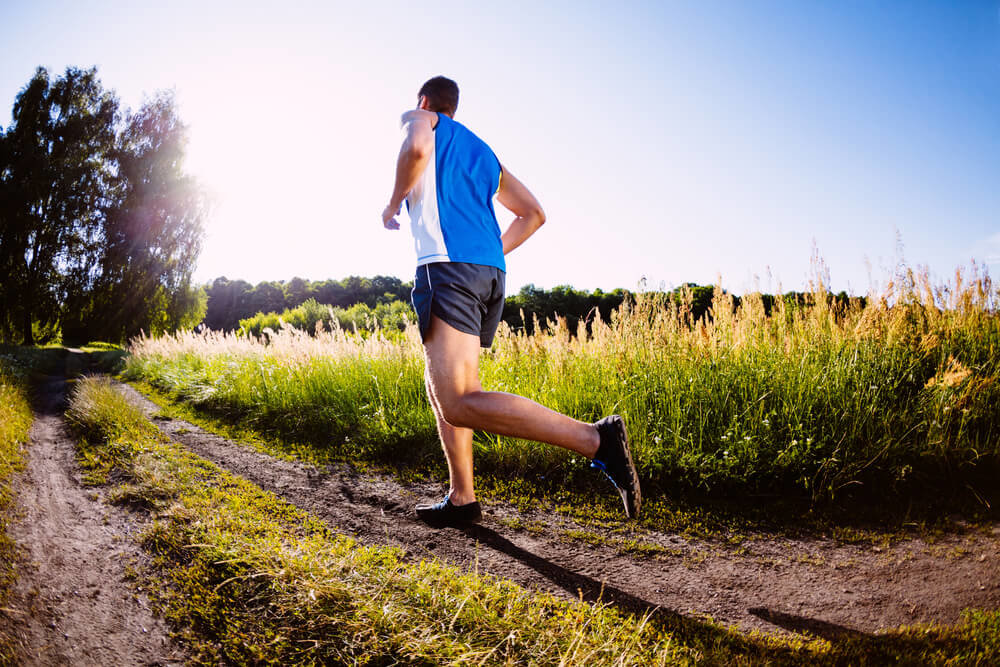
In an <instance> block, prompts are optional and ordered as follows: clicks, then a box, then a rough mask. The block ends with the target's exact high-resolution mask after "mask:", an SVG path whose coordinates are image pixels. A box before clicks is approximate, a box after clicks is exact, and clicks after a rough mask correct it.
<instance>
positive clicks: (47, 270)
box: [0, 67, 205, 345]
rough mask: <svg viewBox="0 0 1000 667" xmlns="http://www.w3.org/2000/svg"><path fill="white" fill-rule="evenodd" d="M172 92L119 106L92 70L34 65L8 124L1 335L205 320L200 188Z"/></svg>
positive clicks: (68, 334)
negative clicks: (191, 173)
mask: <svg viewBox="0 0 1000 667" xmlns="http://www.w3.org/2000/svg"><path fill="white" fill-rule="evenodd" d="M184 144H185V129H184V127H183V125H182V124H181V123H180V122H179V120H178V118H177V115H176V111H175V103H174V100H173V97H172V96H171V95H170V94H167V93H158V94H157V95H155V96H154V97H153V98H152V99H151V100H149V101H147V102H146V103H145V104H144V105H143V106H142V107H141V108H140V109H139V110H138V111H136V112H132V111H125V112H122V111H121V110H120V109H119V105H118V100H117V99H116V97H115V96H114V93H113V92H112V91H108V90H105V89H104V88H103V86H102V84H101V82H100V80H99V79H98V78H97V72H96V70H95V69H90V70H79V69H76V68H72V67H71V68H68V69H67V70H66V72H65V74H64V75H63V76H62V77H59V78H57V79H55V80H50V77H49V73H48V72H47V71H46V70H45V69H44V68H39V69H38V70H37V71H36V72H35V75H34V77H32V79H31V81H29V82H28V84H27V85H26V86H25V87H24V88H23V89H22V90H21V92H20V93H19V94H18V96H17V99H16V101H15V103H14V109H13V122H12V124H11V125H10V126H9V127H8V128H7V129H6V130H5V131H4V132H3V133H2V134H0V275H3V276H4V279H3V281H2V283H0V342H13V340H14V339H15V331H19V332H20V336H19V337H20V339H21V340H22V341H23V343H24V344H25V345H32V344H33V343H34V342H35V341H40V342H52V341H59V340H61V338H60V337H61V336H62V337H65V338H66V339H67V340H74V341H79V340H86V339H87V338H89V337H100V338H105V339H108V340H115V341H124V340H126V339H127V338H128V337H130V336H132V335H135V334H137V333H138V332H139V331H140V330H143V331H147V332H149V331H157V332H163V331H167V330H172V329H175V328H177V327H178V326H183V325H192V324H196V323H197V321H199V320H200V316H201V312H200V310H199V308H200V309H201V310H203V304H202V301H203V299H202V297H200V296H199V290H197V289H196V288H194V287H193V286H192V285H191V284H190V277H191V272H192V271H193V268H194V263H195V259H196V258H197V255H198V252H199V250H200V243H201V236H202V230H201V219H202V217H203V215H204V210H205V209H204V197H203V195H202V193H201V192H200V190H199V188H198V187H197V185H196V184H195V183H194V182H193V181H192V180H191V179H190V178H188V177H187V176H186V175H185V174H184V173H183V171H182V164H183V150H184Z"/></svg>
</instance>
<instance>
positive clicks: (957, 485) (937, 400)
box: [125, 272, 1000, 507]
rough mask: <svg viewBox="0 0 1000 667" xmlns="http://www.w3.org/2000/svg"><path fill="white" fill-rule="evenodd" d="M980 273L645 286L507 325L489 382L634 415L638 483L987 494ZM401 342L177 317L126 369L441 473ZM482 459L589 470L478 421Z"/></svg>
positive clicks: (912, 497) (313, 453) (988, 342)
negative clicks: (174, 328) (739, 287)
mask: <svg viewBox="0 0 1000 667" xmlns="http://www.w3.org/2000/svg"><path fill="white" fill-rule="evenodd" d="M996 298H997V297H996V294H995V292H994V290H993V287H992V284H991V283H990V280H989V278H988V277H980V276H972V277H971V278H970V279H965V278H963V277H962V276H961V275H957V276H956V278H955V281H954V282H953V283H952V284H951V285H948V286H937V287H935V286H932V285H931V284H930V282H929V281H928V280H927V278H926V277H922V276H919V275H915V274H913V273H912V272H904V273H902V274H901V275H900V276H899V282H897V283H896V284H894V285H893V286H891V287H890V289H889V291H888V292H887V293H886V294H885V295H882V296H881V297H879V298H876V299H872V300H871V302H870V303H869V305H868V306H867V307H863V306H862V305H861V302H860V301H859V300H852V301H850V302H847V303H844V302H836V301H833V300H831V299H830V298H829V297H828V295H827V293H826V291H825V289H823V288H822V285H821V284H820V285H818V286H817V288H816V289H815V292H814V294H813V295H812V298H811V299H808V300H807V301H806V302H805V303H799V302H789V301H785V300H781V299H779V300H777V301H776V303H775V304H774V306H773V309H771V312H770V313H767V312H765V311H766V309H765V302H764V300H763V299H762V298H761V297H760V296H759V295H750V296H748V297H746V298H744V299H742V300H741V301H740V303H739V305H738V306H736V305H734V303H733V300H732V297H731V296H729V295H726V294H722V293H721V291H720V292H719V293H718V295H717V296H716V300H715V302H714V303H713V307H712V310H711V317H710V318H704V319H702V320H701V321H698V322H691V318H690V314H689V308H688V307H687V305H686V304H685V303H683V302H682V303H679V304H678V303H673V302H665V301H664V300H663V299H662V298H661V297H657V296H656V295H646V296H640V297H639V298H638V300H637V301H636V302H635V303H633V304H631V305H630V306H628V307H626V308H624V309H622V310H620V311H617V312H615V313H614V315H613V317H612V318H611V323H610V324H605V323H603V322H602V321H601V319H600V318H598V317H594V318H593V320H592V321H591V323H590V328H589V331H587V330H585V328H584V324H581V325H580V330H579V331H575V332H570V331H567V330H566V329H565V327H564V326H559V323H554V326H552V327H550V328H549V329H548V330H547V331H545V332H539V333H536V334H535V335H531V336H526V335H525V334H524V333H523V332H522V333H517V332H514V331H512V330H510V329H507V328H504V329H503V330H501V332H500V334H499V336H498V339H497V341H496V343H495V344H494V346H493V348H492V350H490V351H489V352H488V353H486V354H485V355H484V356H483V360H482V364H481V374H482V380H483V385H484V387H485V388H486V389H487V390H495V391H510V392H513V393H517V394H521V395H524V396H528V397H530V398H533V399H535V400H537V401H539V402H541V403H543V404H544V405H547V406H549V407H551V408H553V409H555V410H558V411H561V412H564V413H566V414H569V415H571V416H573V417H576V418H578V419H581V420H585V421H595V420H597V419H598V418H600V417H601V416H603V415H607V414H612V413H617V414H621V415H622V416H624V417H625V419H626V422H627V424H628V428H629V433H630V438H631V441H632V443H633V453H634V456H635V458H636V464H637V466H638V469H639V473H640V476H641V478H642V480H643V484H644V486H645V487H646V489H647V491H646V494H645V495H646V497H647V498H650V499H652V500H654V501H655V500H656V499H658V498H667V497H676V496H681V497H704V496H708V497H713V496H714V497H727V498H747V497H755V496H761V495H764V496H772V497H782V498H788V499H799V500H805V501H807V502H809V503H812V504H814V505H823V504H827V505H829V504H830V503H831V502H836V501H838V500H850V499H852V498H862V499H865V500H871V499H873V498H874V499H878V500H879V502H882V501H884V500H885V499H892V500H895V501H899V502H903V503H908V502H911V501H913V502H918V503H919V502H921V501H924V500H929V499H933V500H934V501H935V502H938V503H940V502H944V501H947V502H951V501H954V502H955V503H958V504H962V503H969V502H971V503H973V504H976V503H981V506H982V507H985V506H986V504H988V503H989V502H990V500H991V499H992V498H991V494H993V493H994V492H995V491H996V488H995V487H996V484H995V483H994V480H995V479H996V475H997V474H998V473H1000V385H998V383H997V379H998V375H1000V356H998V355H997V354H996V353H995V350H996V349H997V348H998V347H1000V318H998V317H997V316H996V311H995V307H996V303H995V300H996ZM405 333H406V335H405V337H404V339H403V340H401V341H400V340H399V337H398V336H396V335H395V332H392V334H393V335H390V337H389V338H386V337H382V336H379V335H377V334H376V335H372V336H368V337H366V338H359V337H358V336H355V335H353V334H352V333H351V332H345V331H343V330H341V329H338V328H334V329H333V330H327V331H323V332H320V333H319V334H317V335H314V336H313V335H308V334H306V333H303V332H301V331H299V330H296V329H293V328H291V327H284V328H281V329H279V330H278V331H271V332H270V333H268V334H267V335H265V336H263V337H254V336H242V335H222V334H207V335H196V334H192V333H179V334H176V335H174V336H168V337H163V338H157V339H150V338H143V339H139V340H136V341H134V343H133V345H132V347H131V353H132V354H131V356H130V357H129V359H128V364H127V368H126V371H125V375H126V377H128V378H129V379H132V380H140V381H143V382H146V383H148V384H149V385H151V386H152V387H154V388H156V389H157V390H159V391H161V392H164V393H166V394H168V395H170V396H172V397H174V398H176V399H178V400H180V401H183V402H184V403H186V404H189V405H191V406H193V407H194V408H196V409H198V410H199V411H202V412H203V413H205V414H208V415H211V416H213V417H216V418H218V419H220V420H222V421H223V422H228V423H230V424H239V425H242V426H245V427H247V428H250V429H252V430H254V431H255V432H257V433H260V434H262V435H263V436H265V437H266V438H267V439H268V440H271V441H281V442H283V443H284V444H283V445H280V446H279V447H283V448H285V449H286V450H287V451H291V452H294V453H296V455H299V456H302V457H305V458H307V459H308V460H312V461H314V462H325V461H330V460H351V461H368V462H374V463H380V464H385V463H389V462H394V463H396V464H402V466H403V467H405V468H406V469H407V470H408V471H410V472H413V471H418V472H424V473H431V474H433V473H436V472H440V471H441V460H440V456H439V455H438V448H439V445H438V442H437V435H436V432H435V429H434V424H433V420H432V416H431V413H430V410H429V407H428V404H427V400H426V397H425V395H424V390H423V362H422V351H421V347H420V345H419V339H418V336H417V333H416V331H415V329H414V328H413V327H410V328H409V329H408V330H407V331H406V332H405ZM476 465H477V473H478V474H481V475H483V476H484V477H486V478H489V479H493V480H498V481H502V480H510V479H527V480H531V482H532V485H535V483H536V482H537V483H538V484H537V486H539V488H540V489H544V490H548V491H551V492H560V491H567V490H572V489H578V488H581V487H587V485H588V484H589V483H590V480H592V476H591V475H590V474H589V472H588V471H587V470H586V467H585V466H583V465H582V462H581V461H580V460H573V457H571V456H567V455H565V454H564V453H563V452H561V451H556V450H554V449H552V448H548V447H546V446H543V445H539V444H536V443H528V442H515V441H512V440H510V439H506V438H497V437H493V436H488V435H481V436H479V437H478V438H477V451H476Z"/></svg>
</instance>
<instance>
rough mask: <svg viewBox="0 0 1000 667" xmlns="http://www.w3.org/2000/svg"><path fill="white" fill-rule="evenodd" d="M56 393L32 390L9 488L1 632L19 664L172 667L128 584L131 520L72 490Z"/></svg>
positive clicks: (134, 557)
mask: <svg viewBox="0 0 1000 667" xmlns="http://www.w3.org/2000/svg"><path fill="white" fill-rule="evenodd" d="M65 393H66V381H65V379H64V378H61V377H58V378H50V379H48V380H47V381H46V382H45V383H44V384H43V386H42V387H41V388H40V390H39V398H38V399H37V401H36V406H35V422H34V424H33V425H32V427H31V434H30V435H31V441H30V445H29V447H28V450H27V467H26V469H25V470H24V472H22V473H21V474H20V475H19V476H18V477H17V478H16V479H15V481H14V489H15V492H16V510H15V511H16V512H17V515H16V521H15V523H14V524H13V526H12V527H11V531H10V536H11V537H12V538H13V539H14V541H15V542H16V543H17V544H18V546H19V549H20V559H19V562H18V563H17V580H16V582H15V586H14V590H13V595H12V598H11V601H10V603H9V605H8V606H9V608H8V609H7V610H5V611H3V612H0V622H3V623H9V624H10V625H11V626H12V627H13V628H14V631H15V636H16V637H17V641H18V649H19V651H20V654H21V662H22V663H23V664H30V665H166V664H180V663H181V662H182V661H183V657H184V656H183V654H182V653H181V652H180V651H179V650H178V649H177V647H176V646H175V645H174V643H173V642H172V640H170V639H169V636H168V630H167V627H166V625H165V623H164V622H163V621H162V620H161V619H158V618H157V617H155V616H154V615H153V613H152V612H151V611H150V608H149V605H148V601H147V599H146V597H145V595H143V594H142V592H141V591H140V590H138V589H137V588H135V586H134V585H133V584H130V583H129V581H128V575H127V568H128V567H129V566H130V565H133V564H140V563H141V562H142V559H143V558H144V556H143V553H142V550H141V549H140V548H139V547H138V546H137V544H136V532H137V531H138V529H139V528H140V517H138V516H136V515H133V514H130V513H129V512H127V511H126V510H124V509H122V508H120V507H114V506H110V505H106V504H105V503H104V502H102V499H101V493H100V492H99V491H97V490H94V489H90V488H87V487H84V486H82V485H81V483H80V472H79V468H78V466H77V464H76V461H75V454H74V440H73V438H72V436H71V435H70V434H69V433H68V432H67V430H66V425H65V422H64V420H63V418H62V412H63V410H64V409H65Z"/></svg>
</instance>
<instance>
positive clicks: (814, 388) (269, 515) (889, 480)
mask: <svg viewBox="0 0 1000 667" xmlns="http://www.w3.org/2000/svg"><path fill="white" fill-rule="evenodd" d="M996 299H997V294H996V292H995V291H994V288H993V286H992V285H991V283H990V282H989V279H988V278H986V277H985V276H975V275H974V276H971V277H970V278H968V279H966V278H963V277H962V276H957V277H956V279H955V281H954V282H953V283H952V284H951V285H948V286H939V287H934V286H932V285H930V283H929V281H927V280H926V278H925V277H922V276H920V275H915V274H913V273H904V274H901V276H900V280H898V281H897V282H896V283H894V285H893V286H891V287H890V290H889V291H888V292H887V293H886V294H884V295H882V296H881V297H880V298H875V299H869V300H868V302H867V305H863V304H862V302H861V301H859V300H853V301H837V300H835V299H831V298H828V295H827V293H826V291H825V290H824V289H823V288H822V286H821V285H818V286H817V288H816V290H815V291H814V293H813V294H812V297H811V299H806V300H800V299H787V300H781V299H778V300H777V301H775V302H774V303H773V304H772V303H770V302H768V301H767V300H765V299H764V298H763V297H761V296H760V295H756V296H755V295H750V296H747V297H744V298H743V299H742V300H740V301H739V303H736V302H734V300H733V299H732V298H731V297H729V296H727V295H725V294H721V295H720V296H717V298H716V301H715V302H714V303H713V307H712V310H711V313H710V317H708V318H705V319H703V320H701V321H696V322H695V321H692V319H691V317H690V311H689V304H686V303H685V302H683V301H681V302H679V303H678V302H671V301H668V300H665V299H664V298H663V297H662V296H660V295H655V294H648V295H643V296H640V297H639V298H638V299H637V300H636V301H635V302H634V303H630V304H628V305H627V307H625V308H623V309H622V310H620V311H617V312H615V313H614V314H613V315H612V317H611V318H610V323H605V322H603V321H602V320H601V319H600V318H598V317H594V318H593V319H591V320H590V321H589V322H584V323H581V325H580V327H579V328H578V330H577V331H572V332H571V331H569V330H567V329H566V327H565V326H563V325H561V323H559V322H553V323H551V326H548V327H536V328H535V332H536V333H534V334H532V335H530V336H529V335H525V334H524V333H523V332H517V331H512V330H510V329H504V330H503V331H501V333H500V335H499V336H498V339H497V342H496V344H495V345H494V347H493V348H492V349H491V350H490V351H489V352H487V353H485V354H484V356H483V360H482V364H481V371H482V377H483V384H484V386H485V388H487V389H489V390H499V391H512V392H516V393H520V394H523V395H527V396H530V397H532V398H535V399H536V400H539V401H540V402H542V403H544V404H546V405H549V406H551V407H553V408H555V409H557V410H561V411H564V412H567V413H569V414H571V415H573V416H575V417H577V418H580V419H585V420H594V419H597V418H598V417H600V416H602V415H604V414H609V413H618V414H622V415H623V416H624V417H625V418H626V420H627V423H628V426H629V430H630V436H631V439H632V442H633V447H634V451H635V455H636V461H637V465H638V467H639V472H640V477H641V479H642V482H643V485H644V490H645V496H646V497H647V499H648V500H647V507H646V510H645V512H644V516H643V518H642V520H641V521H640V522H627V521H625V520H624V519H623V518H622V516H621V507H620V503H619V501H618V500H617V496H616V494H614V493H613V492H611V490H610V489H609V488H608V487H607V486H606V485H605V484H604V483H602V480H601V479H600V478H598V477H597V476H596V475H594V474H593V473H592V471H590V470H589V469H588V468H587V466H586V465H585V461H582V460H579V459H578V458H577V459H575V458H574V457H572V456H570V455H567V454H565V453H564V452H562V451H556V450H553V449H550V448H547V447H544V446H542V445H539V444H537V443H528V442H521V441H514V440H510V439H506V438H496V437H492V436H488V435H485V434H478V435H477V439H476V448H477V451H476V457H477V458H476V465H477V475H479V483H480V495H481V497H482V498H483V499H484V500H485V501H486V516H485V518H484V522H483V524H482V525H480V526H476V527H470V528H468V529H443V530H433V529H430V528H428V527H427V526H425V525H423V524H421V523H420V522H419V521H417V520H415V518H414V517H413V515H412V509H411V507H412V504H413V503H414V502H416V501H417V500H418V499H426V498H431V497H434V496H435V495H437V494H439V493H440V492H441V489H442V488H443V484H444V482H445V480H446V475H445V468H444V464H443V457H442V456H441V454H440V449H439V444H438V442H437V438H436V434H435V431H434V424H433V421H432V417H431V413H430V409H429V407H428V405H427V401H426V398H425V394H424V390H423V362H422V355H421V347H420V344H419V340H418V336H417V333H416V332H415V331H414V330H413V329H412V327H411V328H406V329H405V330H404V331H403V332H402V333H400V332H399V331H398V330H396V329H394V330H392V331H391V332H389V333H388V334H387V335H382V334H381V333H380V332H379V331H378V330H377V329H375V330H374V331H370V332H366V333H365V334H364V335H357V334H355V333H354V331H353V329H352V331H344V330H342V329H339V328H334V329H333V330H326V331H321V332H314V335H310V333H307V332H303V331H299V330H296V329H294V328H292V327H288V326H284V327H282V326H281V325H280V324H279V325H278V326H279V328H278V329H277V330H274V329H273V328H272V329H271V330H269V331H265V332H263V336H262V337H255V336H246V335H223V334H218V333H208V334H193V333H179V334H175V335H172V336H164V337H159V338H140V339H137V340H135V341H133V343H132V345H131V346H130V347H129V349H128V353H127V354H126V355H124V359H123V360H121V361H119V360H120V359H121V357H122V352H121V351H117V350H115V349H114V348H113V347H110V346H94V347H90V348H86V350H83V351H81V350H74V351H66V350H57V349H53V350H19V351H18V355H19V357H18V358H19V359H20V361H17V362H16V363H15V361H14V360H13V359H12V358H6V357H5V359H4V366H5V368H14V369H18V372H17V373H16V377H15V375H14V374H10V373H7V374H6V375H3V376H2V378H3V382H0V390H2V391H3V392H5V393H4V394H3V396H4V401H3V403H2V405H3V409H4V410H5V411H6V412H5V413H4V422H3V424H4V430H3V431H2V432H0V446H2V447H4V449H3V450H2V452H3V458H2V459H0V460H2V461H5V462H6V465H7V467H6V468H4V469H2V470H0V476H4V477H6V478H7V479H9V480H11V481H10V482H8V483H7V486H0V489H4V493H3V494H2V495H0V501H4V499H6V501H5V502H6V503H7V505H6V506H5V507H2V508H0V516H4V517H5V518H7V517H15V520H13V521H10V520H8V521H7V523H5V524H3V527H4V529H5V532H6V533H7V535H8V537H7V538H6V539H7V541H6V542H2V543H0V548H6V549H7V550H8V552H10V553H11V554H12V557H11V562H13V563H14V568H13V569H12V570H11V571H10V572H9V573H7V574H6V575H5V576H6V579H4V581H5V582H6V589H7V590H8V593H7V594H6V595H7V597H6V598H2V599H5V600H6V601H5V602H2V603H0V618H3V619H4V620H5V621H8V622H9V625H10V627H11V628H12V631H11V634H10V635H9V636H4V637H0V641H3V640H6V641H7V643H6V644H2V643H0V647H3V648H4V651H6V653H3V654H2V655H4V656H5V660H6V661H10V662H15V663H16V662H17V661H18V660H19V656H20V659H21V660H23V656H24V655H25V651H28V650H39V651H41V650H42V649H31V647H35V646H46V647H47V648H45V649H44V651H48V652H47V653H45V652H40V653H35V654H33V655H34V659H33V660H34V661H35V662H38V663H40V664H61V663H64V662H67V661H69V662H74V661H84V662H87V661H92V662H101V661H104V660H107V659H111V658H112V657H116V658H120V657H121V656H123V655H128V656H131V657H130V659H133V660H135V661H139V662H150V661H152V662H160V663H176V662H191V663H196V664H209V663H211V664H219V663H226V664H251V663H252V664H320V663H321V664H345V663H350V664H354V663H361V664H396V663H406V664H414V663H415V664H560V665H590V664H621V665H624V664H635V665H647V664H695V663H707V664H803V663H817V664H866V663H870V664H885V663H893V662H899V661H902V662H904V663H916V664H990V663H992V662H994V661H996V660H997V659H998V658H1000V617H998V612H997V609H998V608H1000V578H998V577H997V567H998V564H1000V528H998V526H997V521H996V514H995V511H994V510H993V505H992V501H993V499H995V498H996V497H997V492H998V489H997V484H996V481H995V480H996V479H997V477H996V476H997V474H998V472H1000V434H998V433H997V430H996V429H997V424H1000V419H998V417H1000V414H998V411H1000V400H998V399H1000V396H998V390H997V388H996V379H997V375H998V372H1000V369H998V367H997V364H998V361H997V355H996V354H995V352H994V350H996V349H997V344H998V343H1000V322H998V318H997V314H996ZM116 363H120V364H121V366H120V368H121V374H120V375H119V379H117V380H116V379H112V378H110V377H108V376H107V375H106V374H100V373H98V374H96V375H94V376H92V377H83V378H79V379H72V376H74V375H75V374H76V373H77V372H79V371H90V372H96V371H104V372H105V373H106V372H107V370H108V369H111V368H114V367H115V364H116ZM26 365H28V366H32V367H33V368H35V369H36V370H35V372H34V375H33V376H30V377H33V378H34V384H35V387H36V393H37V398H36V400H35V425H34V426H33V427H32V432H31V437H30V446H29V447H27V448H26V449H25V448H24V447H22V444H23V443H25V441H26V440H27V439H28V430H27V429H28V425H29V423H30V421H31V420H30V410H29V409H28V394H27V391H26V384H25V382H26V381H27V379H29V375H28V373H27V372H26V371H25V370H24V369H25V367H26ZM5 372H6V371H5ZM67 377H69V378H70V380H69V382H68V383H67V382H66V380H65V378H67ZM122 381H127V382H128V383H130V384H131V385H132V386H128V385H127V384H124V383H123V382H122ZM64 401H66V403H65V404H64ZM25 452H27V456H25ZM25 463H26V465H25ZM18 470H23V472H17V471H18ZM53 480H55V481H53ZM0 482H2V479H0ZM8 488H10V489H12V490H13V493H11V492H8V491H6V489H8ZM18 498H20V499H21V500H20V501H19V502H20V505H21V510H20V512H22V513H24V514H25V516H24V518H23V519H17V518H16V517H17V516H18V512H17V511H16V507H17V505H18V501H17V499H18ZM11 499H14V503H13V505H12V504H11ZM39 508H45V509H44V511H40V509H39ZM53 521H55V522H56V523H57V524H58V525H59V526H66V525H72V524H74V523H76V524H79V527H78V528H74V529H73V531H72V533H71V534H68V535H62V534H61V533H60V532H59V531H60V530H64V529H65V528H54V527H53V526H52V522H53ZM15 543H16V544H17V545H18V546H19V548H20V549H21V554H22V555H18V552H17V551H16V550H15V548H14V546H13V545H14V544H15ZM23 554H28V555H23ZM95 582H100V583H95ZM0 583H2V582H0ZM92 588H93V590H94V591H95V592H94V594H93V596H92V597H87V596H78V595H77V594H76V593H74V591H80V590H91V589H92ZM85 618H88V619H92V620H90V621H86V622H85V621H83V620H82V619H85ZM5 627H6V626H5ZM129 628H131V629H129ZM135 628H141V632H139V631H137V630H136V629H135ZM59 637H63V638H62V639H60V638H59ZM2 662H3V661H0V663H2Z"/></svg>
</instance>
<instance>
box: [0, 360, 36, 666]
mask: <svg viewBox="0 0 1000 667" xmlns="http://www.w3.org/2000/svg"><path fill="white" fill-rule="evenodd" d="M26 374H27V371H26V369H25V368H24V367H22V366H20V365H19V364H17V363H15V362H14V361H13V360H12V359H11V358H10V357H7V356H0V608H2V607H5V606H6V603H7V599H8V597H9V595H10V590H11V587H12V585H13V583H14V575H15V573H14V558H15V555H16V545H15V544H14V542H13V541H12V540H11V538H10V536H8V535H7V530H8V527H9V526H10V522H11V520H12V518H13V517H12V512H13V496H12V489H11V480H12V477H13V476H14V473H16V472H17V471H18V470H20V469H21V468H22V467H23V466H24V446H25V443H27V441H28V430H29V429H30V428H31V421H32V415H31V407H30V405H29V403H28V392H27V388H26V385H25V382H24V376H25V375H26ZM14 646H15V644H14V638H13V637H12V636H11V635H9V634H8V631H7V628H6V627H0V665H6V664H14V659H15V655H14Z"/></svg>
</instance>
